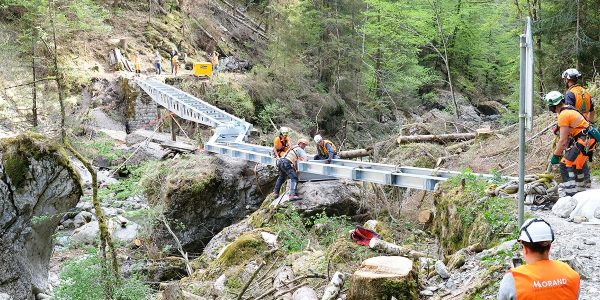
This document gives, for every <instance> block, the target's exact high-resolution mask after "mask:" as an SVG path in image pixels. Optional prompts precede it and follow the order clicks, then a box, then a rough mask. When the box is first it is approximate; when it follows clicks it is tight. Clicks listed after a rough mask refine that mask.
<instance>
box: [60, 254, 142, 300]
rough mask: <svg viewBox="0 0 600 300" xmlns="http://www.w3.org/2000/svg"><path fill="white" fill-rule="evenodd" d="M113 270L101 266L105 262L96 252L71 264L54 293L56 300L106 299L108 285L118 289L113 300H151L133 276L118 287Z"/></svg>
mask: <svg viewBox="0 0 600 300" xmlns="http://www.w3.org/2000/svg"><path fill="white" fill-rule="evenodd" d="M110 270H111V268H110V267H108V266H104V267H103V266H102V260H101V258H100V257H99V256H98V254H97V253H95V250H94V252H91V253H88V254H87V255H85V256H83V257H78V258H74V259H72V260H70V261H68V262H67V263H65V265H64V267H63V270H62V272H61V274H60V278H61V284H60V285H59V286H58V287H57V288H56V290H55V297H56V299H58V300H96V299H97V300H103V299H106V295H105V290H104V286H105V285H106V284H109V285H112V286H114V287H115V288H114V289H113V291H112V295H111V296H112V298H111V299H115V300H117V299H118V300H134V299H136V300H138V299H150V297H151V295H152V290H151V288H150V287H149V286H147V285H146V284H144V283H143V282H142V281H141V280H140V278H139V277H136V276H134V277H131V278H128V279H125V280H124V281H123V282H122V283H121V284H117V283H116V282H114V276H112V275H111V274H110V272H111V271H110Z"/></svg>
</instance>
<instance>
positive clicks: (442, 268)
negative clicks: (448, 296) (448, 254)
mask: <svg viewBox="0 0 600 300" xmlns="http://www.w3.org/2000/svg"><path fill="white" fill-rule="evenodd" d="M434 267H435V271H436V272H437V273H438V275H440V277H442V279H448V278H450V274H449V273H448V269H447V268H446V265H444V262H442V261H441V260H438V261H436V262H435V266H434Z"/></svg>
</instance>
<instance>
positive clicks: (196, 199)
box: [142, 155, 275, 253]
mask: <svg viewBox="0 0 600 300" xmlns="http://www.w3.org/2000/svg"><path fill="white" fill-rule="evenodd" d="M274 181H275V176H274V174H273V171H272V168H269V167H267V166H261V165H259V166H258V167H256V169H255V168H254V163H251V162H247V161H242V160H235V159H231V158H226V159H221V158H220V157H219V156H200V155H191V156H185V157H183V158H182V159H179V160H171V161H166V162H163V163H162V164H161V165H159V166H158V167H157V168H155V170H154V171H153V172H150V173H149V174H146V176H144V177H143V178H142V185H143V187H144V190H145V193H146V195H147V197H148V201H149V202H150V203H151V204H152V205H154V206H157V207H161V208H162V209H163V210H164V215H165V216H166V217H167V220H169V222H170V223H171V224H170V226H171V228H172V229H173V230H174V231H175V234H176V235H177V236H178V237H179V239H180V240H181V243H182V245H183V247H184V249H185V250H186V251H189V252H194V253H200V252H202V250H203V248H204V246H205V245H206V244H207V243H208V242H209V241H210V240H211V239H212V237H213V236H214V235H215V234H217V233H218V232H219V231H221V230H222V229H223V228H225V227H227V226H229V225H231V224H233V223H235V222H238V221H240V220H241V219H243V218H244V217H245V216H247V215H248V214H250V213H252V212H254V211H255V210H257V209H258V208H259V206H260V205H261V203H262V201H263V199H264V198H265V195H266V194H268V193H270V192H271V190H272V188H273V185H274ZM152 234H153V239H154V241H155V242H156V243H157V244H158V245H159V246H160V247H163V246H164V245H166V244H171V245H174V241H173V240H172V237H171V235H170V234H169V233H168V232H167V230H165V229H164V228H163V225H162V224H156V226H155V229H154V230H153V233H152ZM172 249H175V247H173V248H172Z"/></svg>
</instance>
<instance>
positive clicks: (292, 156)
mask: <svg viewBox="0 0 600 300" xmlns="http://www.w3.org/2000/svg"><path fill="white" fill-rule="evenodd" d="M297 148H300V146H298V145H295V146H293V147H292V148H290V149H289V150H288V151H287V152H286V153H285V154H284V155H283V158H285V159H287V160H289V161H290V162H291V163H292V166H294V169H296V168H297V162H298V159H299V158H300V157H299V156H298V153H296V149H297Z"/></svg>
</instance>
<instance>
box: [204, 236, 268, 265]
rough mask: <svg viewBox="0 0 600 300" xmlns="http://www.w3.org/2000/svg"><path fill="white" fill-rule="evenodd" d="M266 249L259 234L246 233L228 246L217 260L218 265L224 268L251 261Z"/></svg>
mask: <svg viewBox="0 0 600 300" xmlns="http://www.w3.org/2000/svg"><path fill="white" fill-rule="evenodd" d="M266 249H267V245H266V244H265V242H264V241H263V239H262V238H261V237H260V235H259V234H257V233H246V234H243V235H241V236H240V237H239V238H237V239H236V240H235V241H233V242H232V243H231V244H229V245H227V247H225V249H224V250H223V252H222V253H221V255H219V257H218V258H217V260H216V263H217V264H218V265H219V266H222V267H228V266H233V265H236V264H239V263H240V262H243V261H247V260H249V259H250V258H251V257H253V256H254V255H257V254H259V253H262V252H264V251H265V250H266Z"/></svg>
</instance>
